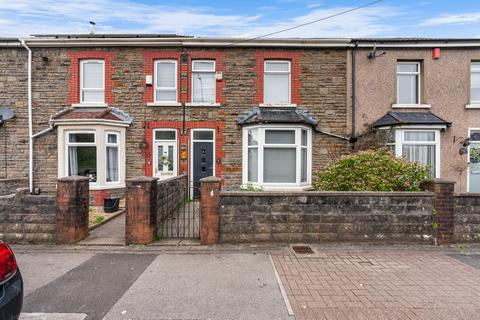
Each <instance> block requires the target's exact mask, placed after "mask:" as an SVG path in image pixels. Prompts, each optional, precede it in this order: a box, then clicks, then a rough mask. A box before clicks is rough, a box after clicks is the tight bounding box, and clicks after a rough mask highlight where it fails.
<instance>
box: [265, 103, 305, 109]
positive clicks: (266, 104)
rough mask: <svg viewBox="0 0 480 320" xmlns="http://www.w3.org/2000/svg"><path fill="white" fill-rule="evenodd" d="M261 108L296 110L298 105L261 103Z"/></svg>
mask: <svg viewBox="0 0 480 320" xmlns="http://www.w3.org/2000/svg"><path fill="white" fill-rule="evenodd" d="M258 106H259V107H284V108H295V107H296V106H297V105H296V104H295V103H271V104H269V103H260V104H259V105H258Z"/></svg>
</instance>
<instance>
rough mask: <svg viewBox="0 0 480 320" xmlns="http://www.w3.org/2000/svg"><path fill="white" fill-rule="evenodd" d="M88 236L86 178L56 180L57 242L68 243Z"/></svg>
mask: <svg viewBox="0 0 480 320" xmlns="http://www.w3.org/2000/svg"><path fill="white" fill-rule="evenodd" d="M87 236H88V178H87V177H81V176H73V177H65V178H60V179H58V180H57V243H59V244H70V243H75V242H77V241H80V240H82V239H85V238H86V237H87Z"/></svg>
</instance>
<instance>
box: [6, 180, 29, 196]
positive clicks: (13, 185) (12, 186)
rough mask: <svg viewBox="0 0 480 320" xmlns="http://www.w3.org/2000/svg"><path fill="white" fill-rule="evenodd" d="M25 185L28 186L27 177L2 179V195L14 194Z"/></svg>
mask: <svg viewBox="0 0 480 320" xmlns="http://www.w3.org/2000/svg"><path fill="white" fill-rule="evenodd" d="M25 187H28V179H26V178H12V179H0V196H3V195H8V194H13V193H15V191H16V190H17V189H18V188H25Z"/></svg>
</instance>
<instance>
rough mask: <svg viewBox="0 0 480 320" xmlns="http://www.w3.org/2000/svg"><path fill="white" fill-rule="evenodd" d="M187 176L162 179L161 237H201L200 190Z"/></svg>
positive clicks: (158, 208)
mask: <svg viewBox="0 0 480 320" xmlns="http://www.w3.org/2000/svg"><path fill="white" fill-rule="evenodd" d="M198 189H199V188H198V187H197V186H194V185H193V183H191V182H189V181H188V179H187V177H186V176H179V177H176V178H172V179H168V180H165V181H160V182H159V183H158V197H157V236H158V237H159V238H161V239H166V238H181V239H186V238H190V239H198V238H200V197H199V196H196V197H194V195H199V194H200V190H198Z"/></svg>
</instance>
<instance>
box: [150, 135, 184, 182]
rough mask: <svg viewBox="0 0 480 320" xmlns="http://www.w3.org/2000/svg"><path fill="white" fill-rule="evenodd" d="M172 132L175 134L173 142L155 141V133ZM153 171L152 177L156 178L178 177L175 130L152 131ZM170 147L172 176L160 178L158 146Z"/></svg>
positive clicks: (176, 136)
mask: <svg viewBox="0 0 480 320" xmlns="http://www.w3.org/2000/svg"><path fill="white" fill-rule="evenodd" d="M167 131H168V132H174V133H175V140H162V139H158V140H157V139H156V133H157V132H167ZM152 139H153V143H152V145H153V170H152V175H153V176H154V177H158V178H160V179H161V178H167V179H168V178H172V177H176V176H178V132H177V129H173V128H161V129H154V130H153V137H152ZM159 144H160V145H166V146H168V145H172V146H173V175H172V176H165V177H162V176H161V175H159V174H158V173H159V172H158V145H159Z"/></svg>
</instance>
